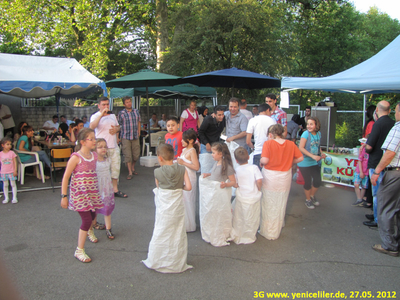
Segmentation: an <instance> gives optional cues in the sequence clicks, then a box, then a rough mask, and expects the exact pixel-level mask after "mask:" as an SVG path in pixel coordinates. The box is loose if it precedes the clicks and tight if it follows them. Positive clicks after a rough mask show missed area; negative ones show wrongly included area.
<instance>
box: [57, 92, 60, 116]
mask: <svg viewBox="0 0 400 300" xmlns="http://www.w3.org/2000/svg"><path fill="white" fill-rule="evenodd" d="M56 106H57V116H58V117H60V116H59V115H58V107H59V106H60V93H57V94H56Z"/></svg>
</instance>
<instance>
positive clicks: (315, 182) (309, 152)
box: [297, 117, 326, 209]
mask: <svg viewBox="0 0 400 300" xmlns="http://www.w3.org/2000/svg"><path fill="white" fill-rule="evenodd" d="M320 128H321V123H320V122H319V120H318V118H315V117H310V118H309V119H308V121H307V130H306V131H304V132H303V134H302V135H301V139H300V145H299V150H300V151H301V153H303V156H304V160H303V161H302V162H299V163H298V164H297V166H298V167H299V168H300V172H301V174H302V175H303V178H304V186H303V187H304V194H305V195H306V202H305V204H306V206H307V208H309V209H314V208H315V206H318V205H319V202H318V201H317V199H316V198H315V193H316V192H317V191H318V188H319V187H320V186H321V171H320V166H319V161H320V160H321V159H324V158H325V157H326V155H325V154H324V153H322V154H320V153H321V151H320V144H321V142H320V140H321V132H319V130H320ZM311 181H312V184H311Z"/></svg>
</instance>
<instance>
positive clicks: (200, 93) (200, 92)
mask: <svg viewBox="0 0 400 300" xmlns="http://www.w3.org/2000/svg"><path fill="white" fill-rule="evenodd" d="M147 92H148V96H149V97H154V98H164V99H175V108H176V111H177V114H179V111H178V110H179V108H180V99H200V98H213V99H215V98H216V97H217V91H216V90H215V89H214V88H210V87H198V86H196V85H194V84H190V83H187V84H179V85H175V86H160V87H149V88H148V90H147ZM143 95H146V89H144V88H135V89H133V88H131V89H121V88H113V89H111V91H110V98H111V99H113V98H122V97H124V96H129V97H132V98H134V97H136V99H135V101H134V102H135V103H134V104H135V107H136V108H140V100H139V98H138V96H139V97H140V96H143Z"/></svg>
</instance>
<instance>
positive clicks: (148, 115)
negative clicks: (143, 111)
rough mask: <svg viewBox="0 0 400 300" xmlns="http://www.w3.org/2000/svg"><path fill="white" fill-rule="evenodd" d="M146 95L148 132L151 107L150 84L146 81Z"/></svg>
mask: <svg viewBox="0 0 400 300" xmlns="http://www.w3.org/2000/svg"><path fill="white" fill-rule="evenodd" d="M146 97H147V120H146V124H149V127H148V130H149V131H148V132H150V108H149V105H150V104H149V87H148V84H147V83H146Z"/></svg>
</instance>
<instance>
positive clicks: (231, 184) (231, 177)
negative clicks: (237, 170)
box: [220, 174, 236, 189]
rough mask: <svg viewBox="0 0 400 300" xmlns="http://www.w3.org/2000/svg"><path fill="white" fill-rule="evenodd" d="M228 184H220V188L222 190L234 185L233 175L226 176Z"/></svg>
mask: <svg viewBox="0 0 400 300" xmlns="http://www.w3.org/2000/svg"><path fill="white" fill-rule="evenodd" d="M228 179H229V182H221V184H220V188H221V189H224V188H226V187H233V186H235V185H236V178H235V174H233V175H230V176H228Z"/></svg>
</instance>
